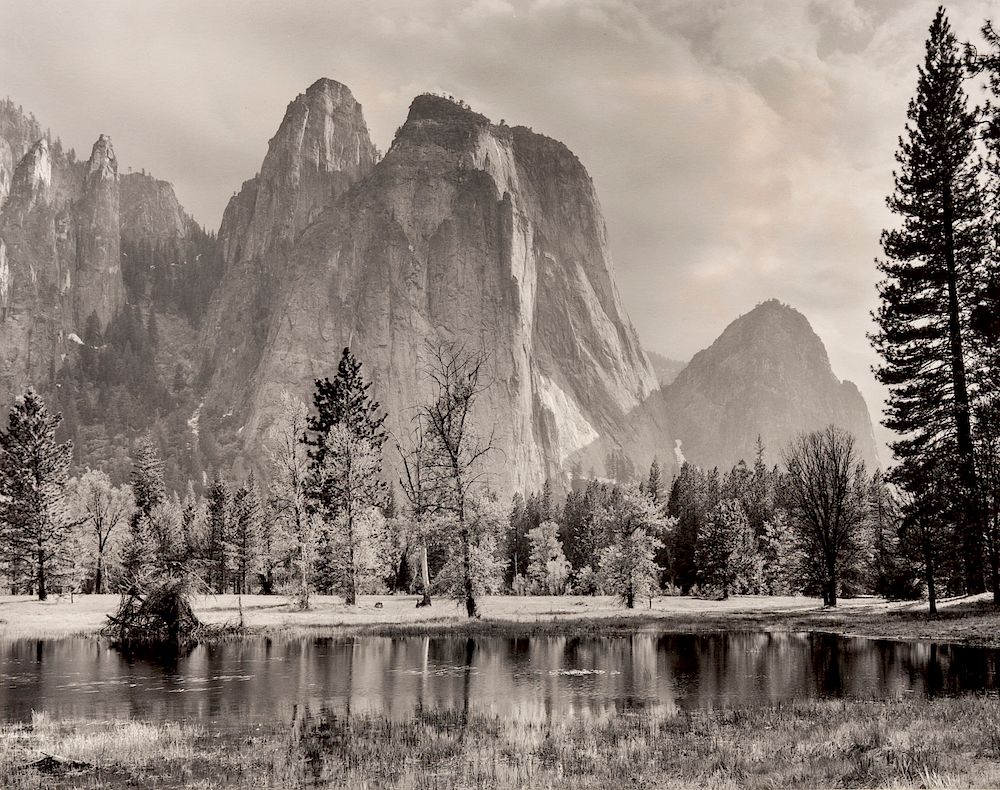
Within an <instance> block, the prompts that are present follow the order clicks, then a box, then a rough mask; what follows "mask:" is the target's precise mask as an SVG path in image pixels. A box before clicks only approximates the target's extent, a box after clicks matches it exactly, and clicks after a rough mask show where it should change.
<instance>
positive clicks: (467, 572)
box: [462, 524, 479, 617]
mask: <svg viewBox="0 0 1000 790" xmlns="http://www.w3.org/2000/svg"><path fill="white" fill-rule="evenodd" d="M471 541H472V536H471V535H470V534H469V528H468V527H466V526H465V525H464V524H463V525H462V565H463V569H462V575H463V576H464V577H465V578H464V579H463V581H464V583H465V612H466V614H467V615H468V616H469V617H478V616H479V607H478V606H476V596H475V591H474V590H473V587H472V546H471V545H470V543H471Z"/></svg>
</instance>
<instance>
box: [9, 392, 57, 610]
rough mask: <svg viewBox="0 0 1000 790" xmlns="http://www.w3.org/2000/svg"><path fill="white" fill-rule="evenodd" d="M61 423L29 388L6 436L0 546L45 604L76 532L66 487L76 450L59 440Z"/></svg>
mask: <svg viewBox="0 0 1000 790" xmlns="http://www.w3.org/2000/svg"><path fill="white" fill-rule="evenodd" d="M60 422H62V416H61V415H59V414H49V412H48V409H46V407H45V403H44V402H43V401H42V399H41V397H39V395H38V394H37V393H36V392H35V391H34V390H33V389H31V388H28V390H27V391H26V392H25V393H24V395H22V396H21V397H20V398H18V399H17V400H16V401H15V403H14V405H13V407H12V408H11V410H10V415H9V417H8V427H7V430H6V431H2V432H0V530H2V535H0V539H2V543H0V545H2V547H3V555H4V560H5V564H6V566H7V572H8V575H10V576H11V577H12V579H13V580H14V583H15V584H16V583H17V582H22V583H25V584H26V586H27V587H28V588H29V589H32V588H33V589H34V590H35V592H36V593H37V594H38V600H40V601H44V600H45V599H46V597H47V596H48V593H49V587H50V586H51V582H52V580H53V577H54V576H55V575H56V574H58V572H59V568H60V565H61V564H62V562H63V560H64V559H65V557H64V556H63V549H64V547H65V545H66V541H67V539H68V538H69V534H70V530H71V527H72V525H71V523H70V520H69V518H68V516H67V512H66V503H65V488H66V482H67V476H68V472H69V464H70V459H71V457H72V454H73V448H72V445H71V444H70V443H69V442H66V443H64V444H59V443H58V442H57V441H56V429H57V428H58V427H59V424H60Z"/></svg>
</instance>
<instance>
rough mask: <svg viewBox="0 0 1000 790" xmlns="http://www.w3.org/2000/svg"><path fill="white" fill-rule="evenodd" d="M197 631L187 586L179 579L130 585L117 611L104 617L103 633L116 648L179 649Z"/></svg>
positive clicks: (199, 626) (198, 628) (197, 623)
mask: <svg viewBox="0 0 1000 790" xmlns="http://www.w3.org/2000/svg"><path fill="white" fill-rule="evenodd" d="M201 629H202V623H201V621H200V620H199V619H198V618H197V617H196V616H195V613H194V609H192V608H191V601H190V590H189V588H188V585H187V584H186V583H185V581H184V580H183V579H167V580H165V581H162V582H159V583H157V584H153V585H148V586H147V585H132V586H131V587H130V588H129V589H128V591H127V592H125V593H124V594H123V595H122V599H121V603H119V605H118V611H117V612H115V613H114V614H109V615H108V623H107V625H105V626H104V630H103V633H104V635H105V636H109V637H111V638H112V639H113V640H114V641H115V643H116V644H118V645H144V644H145V645H149V644H157V645H159V644H162V645H168V644H169V645H182V644H184V643H186V642H190V641H192V640H193V639H195V638H196V636H197V634H198V632H199V631H200V630H201Z"/></svg>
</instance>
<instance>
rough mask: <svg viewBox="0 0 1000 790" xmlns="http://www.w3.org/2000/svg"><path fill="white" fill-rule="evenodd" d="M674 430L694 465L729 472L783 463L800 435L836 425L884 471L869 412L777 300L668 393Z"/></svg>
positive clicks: (697, 359) (700, 359) (704, 355)
mask: <svg viewBox="0 0 1000 790" xmlns="http://www.w3.org/2000/svg"><path fill="white" fill-rule="evenodd" d="M664 394H665V397H666V402H667V406H668V409H669V414H670V424H671V426H672V427H673V429H674V433H675V435H676V437H677V439H679V440H680V442H681V445H680V451H681V453H683V457H684V458H685V459H686V460H688V461H690V462H691V463H694V464H697V465H699V466H702V467H706V468H711V467H713V466H718V467H719V468H720V469H722V470H726V469H729V468H730V467H731V466H732V465H733V464H735V463H737V462H738V461H739V460H741V459H745V460H746V461H747V462H748V463H749V462H751V461H752V459H753V458H754V455H755V452H756V444H757V437H758V436H760V438H761V441H762V442H763V444H764V447H765V460H766V461H767V462H768V463H769V464H772V463H779V462H780V460H781V453H782V450H783V449H784V448H785V447H786V446H787V444H788V443H789V442H790V441H791V440H792V439H793V438H794V437H795V436H796V435H797V434H798V433H800V432H802V431H808V430H815V429H818V428H823V427H825V426H827V425H829V424H831V423H832V424H834V425H837V426H839V427H841V428H844V429H846V430H848V431H850V432H851V433H852V434H854V437H855V439H856V441H857V449H858V453H859V456H860V457H861V458H862V459H863V460H864V461H865V463H866V464H867V465H868V467H869V469H874V468H877V467H878V463H879V462H878V455H877V451H876V444H875V437H874V433H873V430H872V424H871V418H870V416H869V413H868V407H867V406H866V405H865V401H864V399H863V398H862V396H861V393H860V392H859V391H858V388H857V387H856V386H855V385H854V384H853V383H851V382H850V381H841V380H840V379H838V378H837V376H836V375H835V374H834V372H833V369H832V368H831V366H830V360H829V357H828V356H827V353H826V348H825V347H824V345H823V341H822V340H820V338H819V336H817V334H816V333H815V332H814V331H813V329H812V327H811V326H810V325H809V321H808V320H807V319H806V317H805V316H804V315H802V314H801V313H800V312H798V311H797V310H794V309H793V308H791V307H789V306H787V305H784V304H781V303H780V302H778V301H776V300H773V299H772V300H770V301H767V302H764V303H762V304H760V305H758V306H757V307H756V308H754V309H753V310H751V311H750V312H749V313H747V314H746V315H743V316H740V317H739V318H737V319H736V320H735V321H733V322H732V323H731V324H730V325H729V326H728V327H727V328H726V330H725V331H724V332H723V333H722V335H720V336H719V338H718V339H717V340H716V341H715V342H714V343H713V344H712V345H711V346H709V347H708V348H707V349H705V350H704V351H700V352H698V353H697V354H695V356H694V358H693V359H692V360H691V362H690V363H689V364H688V365H687V366H686V367H685V368H684V369H683V370H682V371H681V372H680V374H678V376H677V378H676V379H675V380H674V381H673V383H671V384H670V385H669V386H667V387H666V388H665V389H664Z"/></svg>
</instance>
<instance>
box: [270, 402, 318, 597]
mask: <svg viewBox="0 0 1000 790" xmlns="http://www.w3.org/2000/svg"><path fill="white" fill-rule="evenodd" d="M308 413H309V410H308V409H307V408H306V405H305V404H304V403H303V402H302V401H300V400H298V399H297V398H295V397H294V396H292V395H291V394H290V393H288V392H283V393H282V394H281V405H280V411H279V413H278V417H277V419H276V420H275V422H274V425H272V426H271V430H270V432H269V435H268V442H267V445H268V450H269V455H270V467H271V491H270V498H271V507H272V508H273V510H274V514H275V516H276V518H277V519H278V521H279V523H280V524H281V527H282V531H283V532H284V533H285V535H286V536H287V540H288V543H290V544H291V547H292V564H293V566H295V570H296V571H297V575H298V582H297V585H296V587H297V590H296V593H295V599H296V605H297V606H298V608H299V609H303V610H305V609H308V608H309V586H310V576H311V574H312V564H313V557H314V555H315V551H316V534H315V529H314V524H313V519H312V516H311V515H310V514H309V512H308V510H307V508H306V477H307V476H308V474H309V456H308V454H307V452H306V447H305V445H304V443H303V441H302V439H303V437H304V436H305V433H306V428H307V422H306V416H307V415H308Z"/></svg>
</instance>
